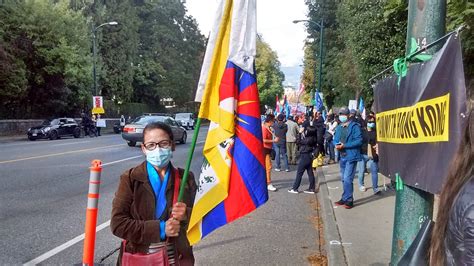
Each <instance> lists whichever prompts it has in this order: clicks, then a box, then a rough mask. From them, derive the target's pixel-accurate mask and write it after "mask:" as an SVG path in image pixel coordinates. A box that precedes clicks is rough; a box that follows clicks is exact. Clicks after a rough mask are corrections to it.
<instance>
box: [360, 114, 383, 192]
mask: <svg viewBox="0 0 474 266" xmlns="http://www.w3.org/2000/svg"><path fill="white" fill-rule="evenodd" d="M365 134H366V137H367V143H368V145H366V147H367V148H366V149H365V150H366V154H367V155H366V156H367V157H366V158H367V160H368V162H367V163H368V165H369V168H370V173H371V175H372V189H373V191H374V195H378V194H380V190H379V176H378V173H379V155H378V149H377V131H376V130H375V117H373V116H369V118H368V119H367V131H366V132H365ZM364 157H365V156H364ZM363 176H364V173H362V177H363ZM363 180H364V179H363V178H362V182H363ZM359 182H360V179H359ZM362 185H363V183H362Z"/></svg>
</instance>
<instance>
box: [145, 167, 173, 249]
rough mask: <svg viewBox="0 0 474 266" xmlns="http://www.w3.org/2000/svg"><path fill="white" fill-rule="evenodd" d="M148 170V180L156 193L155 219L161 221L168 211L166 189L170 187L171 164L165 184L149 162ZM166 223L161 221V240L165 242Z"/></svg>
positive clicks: (164, 180)
mask: <svg viewBox="0 0 474 266" xmlns="http://www.w3.org/2000/svg"><path fill="white" fill-rule="evenodd" d="M146 168H147V172H148V180H149V181H150V184H151V187H152V188H153V192H154V193H155V199H156V204H155V205H156V208H155V218H156V219H158V220H159V219H160V217H161V215H163V212H164V211H165V209H166V187H167V185H168V180H169V177H170V172H171V164H168V168H167V169H166V174H165V177H164V178H163V182H161V179H160V176H159V174H158V172H157V171H156V169H155V168H154V167H153V165H152V164H151V163H149V162H147V163H146ZM165 224H166V222H165V221H161V220H160V238H161V240H164V239H165V238H166V235H165Z"/></svg>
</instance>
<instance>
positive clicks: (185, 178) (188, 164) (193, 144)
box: [178, 117, 201, 202]
mask: <svg viewBox="0 0 474 266" xmlns="http://www.w3.org/2000/svg"><path fill="white" fill-rule="evenodd" d="M200 128H201V118H200V117H198V119H197V121H196V126H195V127H194V134H193V141H192V142H191V148H190V149H189V155H188V161H187V162H186V168H185V169H184V174H183V178H182V179H181V185H180V187H179V196H178V201H179V202H181V201H182V200H183V194H184V187H185V185H186V182H188V175H189V168H191V161H192V160H193V155H194V149H195V148H196V141H197V137H198V135H199V129H200Z"/></svg>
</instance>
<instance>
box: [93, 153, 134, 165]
mask: <svg viewBox="0 0 474 266" xmlns="http://www.w3.org/2000/svg"><path fill="white" fill-rule="evenodd" d="M139 157H143V155H137V156H132V157H128V158H125V159H122V160H118V161H113V162H109V163H104V164H102V166H107V165H111V164H116V163H120V162H125V161H129V160H133V159H136V158H139Z"/></svg>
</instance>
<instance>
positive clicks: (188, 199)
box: [110, 161, 196, 265]
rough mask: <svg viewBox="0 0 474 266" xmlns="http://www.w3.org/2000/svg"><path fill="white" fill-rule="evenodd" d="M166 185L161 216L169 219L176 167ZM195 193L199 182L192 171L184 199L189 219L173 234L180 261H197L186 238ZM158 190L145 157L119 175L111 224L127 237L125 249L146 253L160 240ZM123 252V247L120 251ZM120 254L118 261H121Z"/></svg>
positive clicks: (123, 237) (118, 235)
mask: <svg viewBox="0 0 474 266" xmlns="http://www.w3.org/2000/svg"><path fill="white" fill-rule="evenodd" d="M171 170H172V171H171V176H170V179H169V180H168V184H167V187H166V202H167V205H166V209H167V210H168V212H164V213H163V216H162V217H160V218H161V219H162V220H164V221H166V220H168V218H169V214H170V213H171V206H172V201H173V192H174V182H175V181H174V178H175V172H174V168H173V169H171ZM183 173H184V170H183V169H180V168H179V174H180V176H181V178H182V177H183ZM195 195H196V183H195V181H194V175H193V174H192V173H191V172H190V173H189V177H188V182H187V184H186V186H185V192H184V197H183V200H182V202H184V203H185V204H186V205H187V206H188V208H187V212H186V213H187V219H186V221H183V222H182V223H181V230H180V233H179V236H178V237H174V238H171V239H170V241H173V242H174V243H175V245H176V248H177V252H178V254H177V256H176V257H177V258H178V259H179V262H180V264H182V265H183V264H192V263H194V256H193V251H192V247H191V246H190V245H189V242H188V239H187V238H186V230H187V227H188V222H189V218H190V215H191V210H192V206H193V203H194V197H195ZM155 205H156V202H155V194H154V192H153V188H152V186H151V184H150V182H149V180H148V175H147V170H146V161H145V162H143V163H142V164H140V165H138V166H137V167H135V168H131V169H129V170H127V171H125V172H124V173H123V174H122V176H121V177H120V184H119V187H118V189H117V192H116V193H115V198H114V200H113V203H112V219H111V221H110V228H111V229H112V233H113V234H114V235H116V236H117V237H120V238H122V239H125V240H127V245H126V247H125V249H126V250H127V251H128V252H131V253H136V252H141V253H145V252H147V250H148V247H149V245H150V243H158V242H160V241H161V240H160V223H159V220H156V219H155ZM121 253H122V251H121ZM121 257H122V255H121V254H120V256H119V259H118V262H117V263H118V264H119V265H120V264H121Z"/></svg>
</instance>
